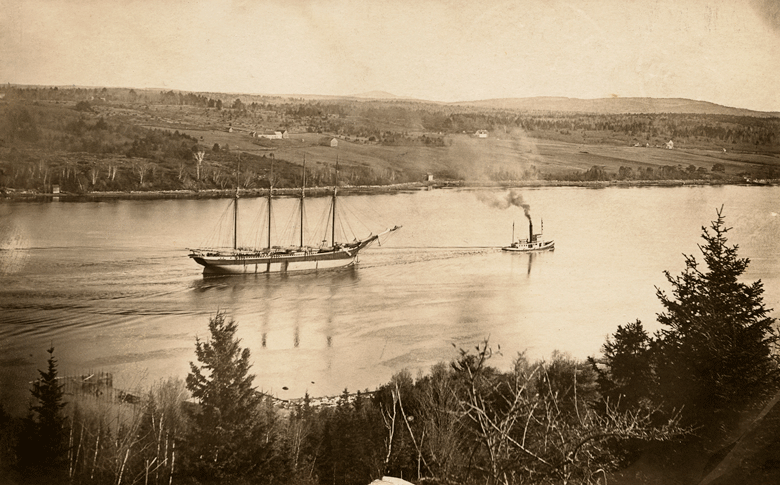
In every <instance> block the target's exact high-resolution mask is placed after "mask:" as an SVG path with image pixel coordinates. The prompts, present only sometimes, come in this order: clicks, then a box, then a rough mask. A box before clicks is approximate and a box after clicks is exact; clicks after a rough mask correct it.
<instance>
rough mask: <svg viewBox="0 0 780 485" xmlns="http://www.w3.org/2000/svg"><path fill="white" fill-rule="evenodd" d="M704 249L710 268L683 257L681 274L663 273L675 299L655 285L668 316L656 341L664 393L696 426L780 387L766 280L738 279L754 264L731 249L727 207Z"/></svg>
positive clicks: (661, 319)
mask: <svg viewBox="0 0 780 485" xmlns="http://www.w3.org/2000/svg"><path fill="white" fill-rule="evenodd" d="M717 215H718V217H717V219H716V220H715V221H712V223H711V225H710V228H709V229H708V228H706V227H702V231H703V234H702V237H703V239H704V241H705V243H704V244H703V245H700V246H699V249H700V250H701V252H702V255H703V259H704V263H705V265H706V268H702V267H701V265H700V264H699V262H698V261H696V259H695V258H694V257H693V256H688V255H686V256H685V270H684V271H683V272H682V274H680V275H679V276H677V277H673V276H671V275H670V274H669V272H668V271H667V272H665V273H664V274H665V275H666V278H667V280H668V281H669V283H670V284H671V285H672V297H670V296H667V294H666V293H665V292H664V291H662V290H660V289H658V288H656V292H657V296H658V298H659V299H660V300H661V303H662V305H663V306H664V309H665V311H664V312H663V313H660V314H659V315H658V322H659V323H661V325H663V328H662V329H661V331H660V332H659V334H657V336H656V338H655V340H654V342H653V343H652V345H651V347H652V349H651V352H652V353H653V354H654V360H655V365H654V367H655V372H656V375H657V378H658V384H659V387H658V393H659V397H660V398H661V400H662V401H663V402H664V403H665V404H667V405H669V406H672V407H675V408H678V409H679V408H683V407H684V408H685V414H686V415H688V416H689V418H693V421H700V422H701V421H703V422H707V421H710V420H712V419H715V420H716V421H720V420H721V419H728V418H729V417H730V415H732V414H733V413H732V411H738V410H743V409H745V408H746V407H747V406H750V405H755V404H759V403H760V402H762V401H763V400H764V399H765V398H766V397H767V396H769V395H771V394H773V393H774V392H775V391H776V390H777V389H778V382H779V380H778V377H779V376H778V365H777V360H776V354H775V351H776V350H777V344H778V334H777V331H776V330H775V326H774V324H775V318H773V317H770V316H769V312H770V311H771V310H770V309H767V308H766V307H765V306H764V302H763V296H762V295H763V292H764V288H763V284H762V283H761V281H760V280H758V281H756V282H754V283H752V284H746V283H743V282H741V281H740V277H741V276H742V275H743V274H744V272H745V270H746V268H747V267H748V264H749V262H750V261H749V259H747V258H739V257H738V255H737V249H738V246H736V245H734V246H729V245H728V244H727V238H726V233H727V232H728V231H729V230H730V228H727V227H725V223H724V217H723V208H722V207H721V209H719V210H718V211H717Z"/></svg>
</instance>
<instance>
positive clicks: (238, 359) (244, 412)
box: [186, 312, 264, 479]
mask: <svg viewBox="0 0 780 485" xmlns="http://www.w3.org/2000/svg"><path fill="white" fill-rule="evenodd" d="M237 329H238V327H237V325H236V322H235V321H234V320H233V319H230V320H227V319H226V315H225V313H223V312H219V313H217V314H216V315H215V316H214V317H213V318H211V319H210V320H209V333H210V339H208V340H206V341H201V340H200V339H196V342H195V355H196V356H197V359H198V362H199V365H196V364H194V363H192V362H190V373H189V375H187V381H186V382H187V389H188V390H189V391H190V392H191V393H192V395H193V397H195V398H197V399H198V400H199V401H200V410H199V412H198V413H197V414H196V415H195V416H194V424H195V426H194V428H193V430H192V434H191V436H190V446H191V447H192V449H193V451H194V454H193V457H192V463H191V465H192V466H193V471H194V472H195V473H196V474H197V475H198V476H199V477H200V478H203V479H217V478H230V477H238V476H242V475H244V476H246V475H251V474H252V472H253V471H256V470H257V469H258V467H259V466H260V465H261V464H262V463H261V462H262V460H263V455H264V453H263V452H262V450H261V448H262V446H260V443H261V442H262V440H260V439H258V434H259V433H260V432H261V431H262V429H261V425H260V419H259V404H260V402H261V400H260V396H259V394H258V393H257V392H256V391H255V388H254V387H252V381H253V379H254V375H251V374H249V373H248V372H249V368H250V364H249V356H250V353H249V349H242V348H241V347H240V343H241V340H240V339H237V338H236V331H237Z"/></svg>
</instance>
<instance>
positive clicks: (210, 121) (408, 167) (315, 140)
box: [143, 110, 780, 181]
mask: <svg viewBox="0 0 780 485" xmlns="http://www.w3.org/2000/svg"><path fill="white" fill-rule="evenodd" d="M203 113H204V111H199V112H194V110H190V111H189V112H187V111H184V112H181V113H176V112H168V113H160V115H159V116H158V117H156V118H155V119H153V120H150V119H146V120H144V121H145V122H144V123H143V124H144V126H149V127H155V128H164V129H169V130H171V129H178V130H180V131H183V132H186V133H187V134H189V135H191V136H194V137H196V138H198V140H199V143H200V144H201V145H203V146H204V147H205V148H207V149H211V148H212V147H213V145H214V144H215V143H216V144H219V145H220V147H223V148H224V147H225V146H226V145H227V146H229V147H230V150H231V151H233V152H235V151H237V150H238V151H242V152H246V153H253V154H257V155H266V156H268V155H270V154H271V153H273V156H274V157H275V158H277V159H283V160H288V161H290V162H292V163H295V164H300V163H302V161H303V157H304V154H305V155H306V158H307V161H308V162H309V163H312V164H319V165H325V166H331V165H335V163H336V160H337V159H338V160H339V163H340V165H341V166H342V167H350V166H352V167H367V168H371V169H373V170H374V171H377V172H381V173H397V174H405V175H406V176H407V177H413V178H418V177H419V178H421V177H423V176H424V175H425V174H426V173H431V174H434V175H435V176H436V178H437V179H442V178H443V179H454V178H458V179H464V180H467V181H480V180H486V179H489V178H490V177H491V175H493V174H496V173H504V174H507V176H508V177H509V178H523V177H524V176H525V177H527V176H528V174H532V175H531V176H535V175H533V174H537V175H540V174H546V175H547V176H553V177H554V176H556V175H557V176H565V175H570V174H573V173H578V172H583V171H586V170H588V169H589V168H591V167H593V166H594V165H598V166H603V167H604V168H605V169H606V170H607V171H608V172H617V171H618V169H619V168H620V167H621V166H623V167H631V168H633V169H634V170H637V169H640V168H646V167H651V168H653V169H656V168H658V167H662V166H667V165H668V166H677V165H681V166H683V167H685V168H687V167H688V166H689V165H694V166H695V167H696V168H697V169H698V168H703V169H705V170H707V171H710V170H711V169H712V166H713V165H714V164H716V163H720V164H723V165H724V166H725V168H726V173H728V174H736V173H740V172H742V171H748V170H752V169H755V168H756V167H757V166H765V167H780V156H778V155H777V154H767V153H763V154H759V153H749V152H723V150H722V149H711V150H707V149H701V148H686V147H684V146H683V147H677V148H674V149H671V150H669V149H666V148H661V147H654V146H651V147H644V146H641V147H634V146H616V145H614V144H610V143H593V144H588V143H570V142H566V141H556V140H549V139H539V138H534V137H531V136H528V135H527V134H526V133H524V132H522V131H520V130H514V131H511V132H509V133H501V132H495V133H492V134H491V135H490V136H489V137H488V138H477V137H474V136H472V135H467V134H455V135H447V136H445V137H444V145H445V146H443V147H430V146H422V145H408V146H387V145H379V144H375V143H365V142H363V141H355V140H354V139H352V140H349V141H348V140H347V139H346V137H337V139H338V146H337V147H331V146H329V145H328V144H327V143H326V142H327V140H330V139H331V138H333V137H334V135H329V134H318V133H290V134H289V138H288V139H284V140H261V139H258V138H253V137H251V136H250V135H249V128H248V127H247V126H243V124H241V125H234V130H233V132H228V130H227V128H220V129H215V128H214V126H215V125H224V126H227V123H226V122H225V120H220V119H217V118H216V117H215V116H213V115H211V116H209V117H205V116H203ZM198 124H202V125H201V126H197V125H198Z"/></svg>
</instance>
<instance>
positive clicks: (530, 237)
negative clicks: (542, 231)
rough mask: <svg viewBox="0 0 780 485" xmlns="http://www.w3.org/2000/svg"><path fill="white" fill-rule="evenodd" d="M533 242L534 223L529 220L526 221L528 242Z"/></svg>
mask: <svg viewBox="0 0 780 485" xmlns="http://www.w3.org/2000/svg"><path fill="white" fill-rule="evenodd" d="M533 240H534V223H533V222H532V221H531V220H530V219H529V220H528V242H532V241H533Z"/></svg>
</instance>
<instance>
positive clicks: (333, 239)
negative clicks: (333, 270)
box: [330, 155, 339, 247]
mask: <svg viewBox="0 0 780 485" xmlns="http://www.w3.org/2000/svg"><path fill="white" fill-rule="evenodd" d="M338 182H339V156H338V155H336V180H334V181H333V206H332V207H331V210H332V211H333V220H332V221H331V228H330V231H331V232H330V245H331V246H332V247H336V191H337V190H338Z"/></svg>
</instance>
